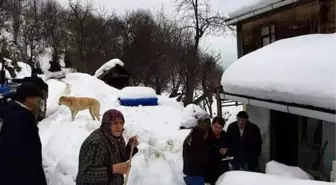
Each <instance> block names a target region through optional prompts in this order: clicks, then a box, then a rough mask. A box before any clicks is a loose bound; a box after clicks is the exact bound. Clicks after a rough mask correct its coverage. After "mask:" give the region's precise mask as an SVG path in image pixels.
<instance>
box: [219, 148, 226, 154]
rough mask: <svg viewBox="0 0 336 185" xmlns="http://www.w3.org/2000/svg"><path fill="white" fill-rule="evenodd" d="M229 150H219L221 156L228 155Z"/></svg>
mask: <svg viewBox="0 0 336 185" xmlns="http://www.w3.org/2000/svg"><path fill="white" fill-rule="evenodd" d="M227 150H228V149H227V148H221V149H220V150H219V153H220V154H221V155H225V154H226V152H227Z"/></svg>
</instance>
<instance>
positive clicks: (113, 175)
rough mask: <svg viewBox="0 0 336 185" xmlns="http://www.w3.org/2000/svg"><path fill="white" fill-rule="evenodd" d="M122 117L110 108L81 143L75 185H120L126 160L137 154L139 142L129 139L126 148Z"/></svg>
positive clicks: (124, 172) (125, 171)
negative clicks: (98, 124) (98, 125)
mask: <svg viewBox="0 0 336 185" xmlns="http://www.w3.org/2000/svg"><path fill="white" fill-rule="evenodd" d="M124 124H125V119H124V116H123V114H122V113H121V112H120V111H118V110H115V109H110V110H108V111H106V112H105V113H104V114H103V119H102V123H101V126H100V128H98V129H96V130H95V131H93V132H92V133H91V134H90V135H89V136H88V137H87V138H86V139H85V141H84V142H83V144H82V146H81V148H80V152H79V162H78V174H77V178H76V184H77V185H97V184H105V185H123V184H124V176H123V175H124V174H126V173H127V172H128V170H129V168H130V164H129V163H128V162H126V161H127V160H129V158H130V155H131V151H132V143H133V147H134V150H133V153H132V156H133V155H135V154H136V153H137V152H138V148H137V145H138V143H139V142H138V140H137V138H136V137H132V138H130V140H129V142H128V144H127V145H125V140H124V138H123V135H122V133H123V131H124Z"/></svg>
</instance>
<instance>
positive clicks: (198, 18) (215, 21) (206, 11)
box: [175, 0, 226, 104]
mask: <svg viewBox="0 0 336 185" xmlns="http://www.w3.org/2000/svg"><path fill="white" fill-rule="evenodd" d="M175 3H176V6H177V12H182V13H183V15H182V19H181V20H182V23H183V25H182V29H189V30H192V31H193V33H194V43H193V51H192V52H191V53H190V54H191V55H192V56H194V57H193V58H198V57H199V56H198V55H199V42H200V39H201V38H202V37H203V36H204V34H206V33H207V32H209V33H210V32H217V31H221V32H223V31H224V30H225V28H226V25H225V21H224V19H225V17H224V16H222V15H220V13H219V12H215V11H212V10H211V7H210V4H209V3H208V2H206V1H205V0H204V1H203V0H176V1H175ZM184 68H185V71H186V73H187V79H186V99H185V104H189V103H191V102H193V98H194V97H193V95H194V89H195V86H196V81H195V79H196V76H197V73H198V70H199V67H198V65H197V64H196V65H195V61H190V60H189V61H188V62H187V63H185V64H184Z"/></svg>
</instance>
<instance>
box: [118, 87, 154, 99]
mask: <svg viewBox="0 0 336 185" xmlns="http://www.w3.org/2000/svg"><path fill="white" fill-rule="evenodd" d="M119 97H120V99H140V98H156V97H157V96H156V92H155V90H154V89H153V88H150V87H140V86H136V87H135V86H128V87H124V88H123V89H121V91H120V94H119Z"/></svg>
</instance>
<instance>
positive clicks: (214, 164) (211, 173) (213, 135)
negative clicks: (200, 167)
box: [205, 117, 229, 185]
mask: <svg viewBox="0 0 336 185" xmlns="http://www.w3.org/2000/svg"><path fill="white" fill-rule="evenodd" d="M224 125H225V120H224V119H223V118H222V117H215V118H214V119H213V120H212V125H211V129H210V130H209V136H208V146H209V151H210V163H209V165H208V169H207V170H206V172H207V173H206V176H205V179H206V182H207V183H210V184H211V185H215V183H216V181H217V180H218V178H219V177H220V176H221V175H222V174H223V173H225V172H226V171H228V170H229V164H228V162H227V161H222V159H223V158H225V157H226V156H227V150H228V140H227V134H226V132H225V131H224V130H223V127H224Z"/></svg>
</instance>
